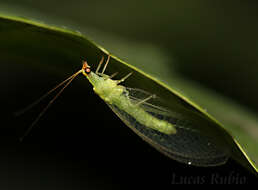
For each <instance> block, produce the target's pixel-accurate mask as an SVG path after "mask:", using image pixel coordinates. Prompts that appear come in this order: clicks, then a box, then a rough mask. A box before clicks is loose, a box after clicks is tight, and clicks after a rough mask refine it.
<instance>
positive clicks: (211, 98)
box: [0, 15, 258, 174]
mask: <svg viewBox="0 0 258 190" xmlns="http://www.w3.org/2000/svg"><path fill="white" fill-rule="evenodd" d="M86 31H87V33H88V34H89V35H90V36H91V38H92V39H95V41H97V42H101V43H103V44H104V45H105V47H107V48H108V49H109V50H110V51H107V50H105V49H104V48H102V47H101V46H100V45H98V44H96V43H94V42H93V41H90V40H89V39H88V38H86V37H85V35H83V34H81V33H80V32H76V31H72V30H69V29H67V28H62V27H56V26H51V25H47V24H43V23H41V22H38V21H32V20H29V19H25V18H19V17H12V16H5V15H0V42H1V44H0V50H1V62H4V61H10V60H11V61H14V62H17V61H18V62H19V64H31V65H33V66H35V65H36V66H37V67H38V68H40V69H48V70H51V71H53V72H56V73H59V74H63V73H64V72H65V73H67V72H70V71H71V70H73V69H74V68H77V69H79V68H80V65H79V64H78V63H80V62H81V61H82V60H87V61H88V62H89V63H91V65H92V66H93V68H96V66H97V63H98V62H99V60H100V58H101V56H102V55H103V54H109V52H111V54H112V59H111V63H110V64H109V67H108V73H114V72H117V71H119V73H120V74H121V76H124V75H125V74H127V73H128V72H131V71H133V72H134V75H133V77H131V78H129V79H128V80H127V81H126V85H128V86H130V87H134V88H140V89H143V90H146V91H148V92H150V93H154V94H157V92H158V95H159V96H160V97H161V98H162V99H164V100H166V102H165V103H164V105H163V106H166V107H168V108H169V109H171V110H172V111H175V112H177V113H180V114H181V115H183V117H184V118H186V119H188V120H191V121H192V122H194V123H195V124H197V125H196V127H197V129H198V130H199V131H201V132H202V133H203V134H205V135H206V136H208V137H211V138H213V139H215V140H216V142H217V144H218V145H219V146H221V147H223V148H224V149H227V150H229V151H230V154H231V157H232V158H233V159H235V160H237V161H238V162H239V163H241V164H242V165H243V166H245V167H246V168H248V169H249V170H251V171H252V172H254V173H256V174H257V163H258V149H257V147H258V140H257V139H258V138H257V137H258V134H257V130H258V128H257V126H258V122H257V120H256V119H254V117H253V116H252V115H251V114H249V113H247V112H246V111H244V110H243V109H242V108H240V107H239V106H237V105H234V104H233V103H229V101H228V100H225V99H224V98H221V97H219V96H217V95H214V94H211V93H209V92H208V91H207V90H204V89H202V88H200V87H198V86H197V85H196V84H192V83H191V82H189V81H186V80H184V79H183V78H182V77H181V76H179V75H178V74H177V73H176V71H171V70H170V69H168V66H167V64H166V62H170V63H171V64H173V62H172V61H171V60H168V59H167V58H166V56H164V55H163V54H162V53H161V52H159V51H158V50H157V49H155V47H152V46H149V45H138V44H137V45H136V44H134V43H129V42H123V41H122V40H121V39H120V40H117V39H115V38H112V37H111V38H110V37H107V36H105V35H104V34H100V33H98V32H96V31H92V30H91V31H90V30H86ZM141 52H145V53H144V54H141ZM146 52H148V53H146ZM146 55H149V56H147V57H146ZM118 57H119V58H118ZM94 63H95V64H94ZM93 70H94V69H93ZM204 108H205V109H204Z"/></svg>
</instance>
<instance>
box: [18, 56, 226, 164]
mask: <svg viewBox="0 0 258 190" xmlns="http://www.w3.org/2000/svg"><path fill="white" fill-rule="evenodd" d="M109 60H110V55H109V56H108V58H107V61H106V63H105V65H104V66H103V68H102V71H101V72H99V70H100V69H101V66H102V64H103V62H104V57H102V59H101V61H100V62H99V65H98V67H97V69H96V71H95V72H93V71H91V69H90V66H89V65H88V63H87V62H86V61H83V66H82V68H81V69H80V70H79V71H77V72H76V73H75V74H73V75H72V76H70V77H69V78H67V79H66V80H64V81H63V82H61V83H60V84H58V85H57V86H56V87H54V88H53V89H52V90H50V91H49V92H48V93H46V94H45V95H43V96H42V97H41V98H39V99H38V100H37V101H36V102H34V103H32V104H31V105H30V106H28V107H27V108H25V109H23V110H22V111H20V112H19V113H18V114H21V113H24V112H25V111H26V110H28V109H30V108H31V107H33V106H34V105H36V104H37V103H39V102H40V101H41V100H42V99H43V98H45V97H46V96H48V95H49V94H50V93H52V92H53V91H55V90H56V89H57V88H59V87H61V86H62V85H64V86H63V88H62V89H61V90H60V91H59V92H58V93H57V95H56V96H55V97H54V98H53V99H52V100H51V101H50V102H49V103H48V105H47V106H46V107H45V108H44V109H43V111H42V112H41V113H40V114H39V115H38V117H37V118H36V119H35V120H34V122H33V123H32V124H31V125H30V127H29V128H28V130H27V131H26V132H25V134H24V136H23V137H22V138H21V140H22V139H23V138H24V137H25V136H26V135H27V134H28V133H29V132H30V130H31V129H32V127H33V126H34V125H35V123H36V122H37V121H38V120H39V119H40V118H41V116H42V115H43V114H44V113H45V112H46V110H47V109H48V108H49V106H50V105H51V104H52V103H53V102H54V100H55V99H56V98H57V97H58V96H59V95H60V94H61V93H62V92H63V90H64V89H65V88H66V87H67V86H68V85H69V84H70V83H71V82H72V80H73V79H74V78H75V77H76V76H77V75H79V74H80V73H82V74H83V75H84V76H85V77H86V78H87V79H88V80H89V82H90V83H91V84H92V86H93V90H94V92H95V93H96V94H97V95H98V96H99V97H100V98H101V99H103V100H104V102H105V103H106V104H107V105H108V106H109V107H110V108H111V110H112V111H113V112H114V113H115V114H116V115H117V116H118V117H119V118H120V119H121V120H122V121H123V122H124V123H125V124H126V125H127V126H128V127H129V128H130V129H132V130H133V131H134V132H135V133H136V134H137V135H139V136H140V137H141V138H142V139H143V140H144V141H146V142H147V143H149V144H150V145H151V146H153V147H154V148H156V149H157V150H158V151H160V152H161V153H163V154H165V155H166V156H168V157H170V158H172V159H175V160H177V161H179V162H183V163H186V164H189V165H196V166H215V165H221V164H224V163H225V162H226V161H227V160H228V157H229V154H228V152H227V151H226V150H224V149H221V148H219V146H217V145H216V143H214V141H212V140H211V139H210V138H209V137H207V136H205V135H203V134H201V133H200V132H199V131H198V130H195V128H194V126H193V125H194V124H192V123H191V121H188V120H186V119H185V118H184V119H183V118H182V117H180V114H178V113H175V112H172V111H170V110H169V109H167V108H164V107H161V106H159V105H158V104H157V103H156V104H155V103H154V102H153V100H155V99H158V98H157V96H156V95H154V94H151V93H149V92H146V91H144V90H142V89H136V88H128V87H125V86H123V85H121V83H122V82H124V81H125V80H126V79H127V78H128V77H130V76H131V74H132V73H129V74H127V75H126V76H125V77H123V78H122V79H120V80H114V79H113V78H114V77H115V76H116V74H117V73H114V74H112V75H107V74H105V73H104V72H105V70H106V68H107V65H108V63H109Z"/></svg>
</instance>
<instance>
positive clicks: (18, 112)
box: [14, 73, 76, 116]
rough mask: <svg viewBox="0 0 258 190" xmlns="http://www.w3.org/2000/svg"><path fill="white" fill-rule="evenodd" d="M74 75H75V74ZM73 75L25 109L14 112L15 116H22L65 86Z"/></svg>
mask: <svg viewBox="0 0 258 190" xmlns="http://www.w3.org/2000/svg"><path fill="white" fill-rule="evenodd" d="M75 74H76V73H75ZM75 74H73V75H72V76H70V77H68V78H67V79H65V80H64V81H63V82H61V83H59V84H58V85H56V86H55V87H54V88H52V89H51V90H49V91H48V92H47V93H45V94H44V95H43V96H41V97H40V98H39V99H37V100H36V101H34V102H32V103H31V104H30V105H28V106H27V107H25V108H23V109H21V110H19V111H17V112H14V115H15V116H20V115H22V114H24V113H25V112H27V111H28V110H30V109H31V108H33V107H34V106H36V105H37V104H38V103H40V102H41V101H42V100H43V99H44V98H46V97H47V96H48V95H50V94H51V93H52V92H54V91H55V90H56V89H57V88H59V87H60V86H62V85H63V84H65V83H66V82H67V81H69V80H70V79H71V78H73V77H74V75H75Z"/></svg>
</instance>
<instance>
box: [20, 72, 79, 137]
mask: <svg viewBox="0 0 258 190" xmlns="http://www.w3.org/2000/svg"><path fill="white" fill-rule="evenodd" d="M81 72H82V70H79V71H78V72H76V73H75V74H73V75H72V76H70V77H69V78H67V79H66V80H64V81H63V82H61V83H60V84H59V85H57V86H56V87H54V88H53V89H52V90H50V91H49V92H48V93H47V94H45V95H43V96H42V97H41V98H40V99H39V100H37V101H35V102H34V103H32V104H31V105H30V106H28V107H27V108H26V109H24V110H25V111H27V110H28V109H30V108H31V107H33V106H35V105H36V104H37V103H38V102H40V101H41V100H42V99H43V98H45V97H46V96H47V95H49V94H50V93H51V92H53V91H54V90H55V89H57V88H58V87H60V86H61V85H62V84H64V83H65V82H66V81H68V82H67V83H66V84H65V85H64V87H63V88H62V89H61V90H60V91H59V92H58V93H57V94H56V95H55V97H54V98H53V99H52V100H50V101H49V103H48V104H47V106H46V107H45V108H44V109H43V110H42V111H41V112H40V113H39V115H38V116H37V117H36V119H35V120H34V121H33V122H32V123H31V125H30V127H29V128H28V129H27V130H26V132H25V133H24V135H23V136H22V137H21V138H20V141H23V139H24V137H26V136H27V135H28V134H29V132H30V131H31V130H32V128H33V127H34V125H35V124H36V123H37V122H38V121H39V119H40V118H41V117H42V116H43V115H44V113H45V112H46V111H47V110H48V108H49V107H50V106H51V105H52V104H53V102H54V101H55V100H56V99H57V98H58V97H59V96H60V94H61V93H62V92H63V91H64V89H65V88H66V87H67V86H68V85H69V84H70V83H71V82H72V81H73V79H74V78H75V77H76V76H77V75H78V74H80V73H81ZM24 110H22V111H23V112H22V113H24Z"/></svg>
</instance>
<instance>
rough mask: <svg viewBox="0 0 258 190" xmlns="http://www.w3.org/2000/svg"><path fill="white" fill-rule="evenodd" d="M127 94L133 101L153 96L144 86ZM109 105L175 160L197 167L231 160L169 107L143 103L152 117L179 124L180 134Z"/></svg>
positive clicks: (123, 119)
mask: <svg viewBox="0 0 258 190" xmlns="http://www.w3.org/2000/svg"><path fill="white" fill-rule="evenodd" d="M126 90H128V88H126ZM128 92H129V95H128ZM131 92H133V93H131ZM126 93H127V96H128V97H129V98H130V100H131V101H132V102H135V103H137V102H139V101H140V100H142V99H140V98H141V97H143V98H144V97H147V96H150V95H151V94H150V93H147V92H145V91H142V90H140V89H130V90H129V91H127V92H126ZM137 93H140V94H137ZM135 94H136V95H135ZM108 105H109V107H110V108H111V109H112V110H113V111H114V112H115V113H116V115H117V116H118V117H119V118H120V119H121V120H122V121H123V122H124V123H125V124H126V125H127V126H128V127H129V128H131V129H132V130H133V131H134V132H135V133H136V134H138V135H139V136H140V137H141V138H143V140H145V141H146V142H148V143H149V144H150V145H152V146H153V147H154V148H156V149H157V150H159V151H160V152H162V153H163V154H165V155H167V156H169V157H170V158H172V159H175V160H177V161H180V162H183V163H187V164H192V165H196V166H214V165H221V164H224V163H225V162H226V161H227V160H228V157H229V155H228V152H227V151H226V150H222V149H221V148H218V146H217V145H216V143H214V141H212V139H211V138H209V137H206V136H204V135H202V134H201V133H199V132H198V131H196V130H194V126H192V124H191V122H190V121H186V120H185V119H182V118H181V117H179V115H178V114H175V113H173V112H170V111H168V110H167V109H165V108H162V107H159V106H157V105H153V104H151V103H148V102H144V103H142V104H141V105H140V107H141V108H142V109H144V110H145V111H146V112H148V113H149V114H151V115H152V116H154V117H156V118H159V119H162V120H166V121H168V122H170V123H172V124H173V125H174V126H175V127H176V130H177V133H176V134H172V135H167V134H164V133H161V132H159V131H157V130H153V129H151V128H148V127H145V126H144V125H142V124H140V123H139V122H137V121H136V120H135V118H133V117H132V116H131V115H129V114H128V113H126V111H124V110H121V109H119V108H118V107H117V106H115V105H111V104H108ZM180 118H181V119H180Z"/></svg>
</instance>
